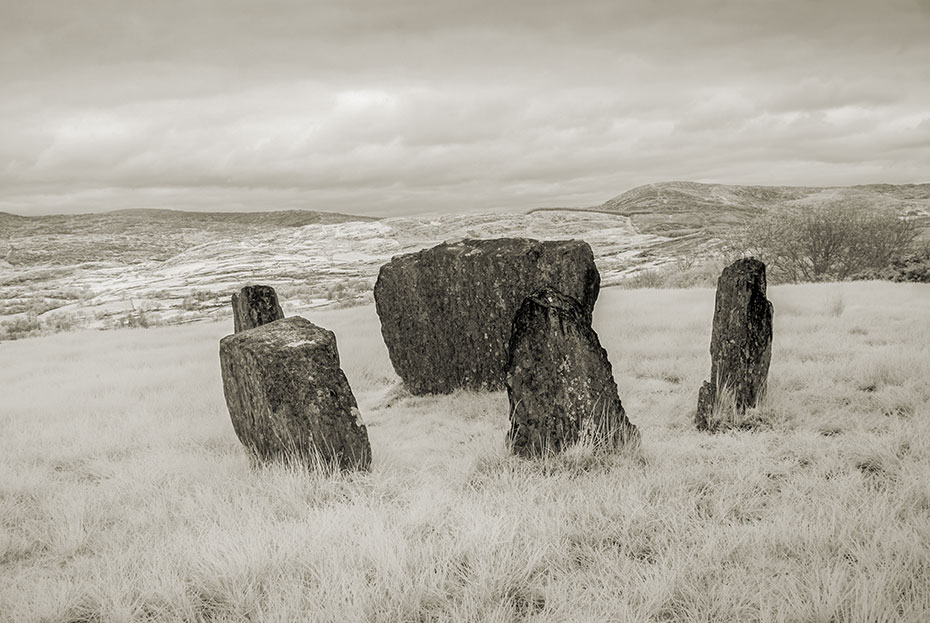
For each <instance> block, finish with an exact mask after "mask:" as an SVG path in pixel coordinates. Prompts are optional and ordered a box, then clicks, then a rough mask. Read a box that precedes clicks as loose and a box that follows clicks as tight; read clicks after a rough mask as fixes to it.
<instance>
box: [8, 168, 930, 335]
mask: <svg viewBox="0 0 930 623" xmlns="http://www.w3.org/2000/svg"><path fill="white" fill-rule="evenodd" d="M826 201H843V202H846V203H850V204H855V205H862V206H883V207H891V208H894V209H896V210H898V211H899V212H900V213H901V214H902V215H905V214H906V215H910V216H911V217H912V218H916V219H918V220H920V221H923V222H925V223H926V222H927V221H928V220H930V184H922V185H909V186H891V185H872V186H854V187H849V188H807V187H765V186H724V185H719V184H698V183H693V182H669V183H664V184H651V185H648V186H641V187H639V188H634V189H632V190H630V191H628V192H626V193H623V194H622V195H619V196H617V197H615V198H613V199H610V200H608V201H606V202H604V203H603V204H601V205H599V206H594V207H589V208H577V209H546V210H533V211H531V212H529V213H526V214H520V213H495V214H456V215H451V214H446V215H426V216H411V217H393V218H383V219H373V218H368V217H360V216H350V215H346V214H334V213H327V212H312V211H288V212H251V213H221V212H212V213H198V212H181V211H173V210H123V211H117V212H109V213H104V214H84V215H76V216H74V215H72V216H63V215H58V216H42V217H28V218H27V217H22V216H16V215H13V214H5V213H0V339H4V338H9V337H15V336H24V335H29V334H32V333H35V332H37V331H38V330H43V331H47V330H58V329H63V328H69V327H72V326H86V327H96V328H105V327H116V326H123V325H127V324H128V325H140V324H141V325H150V324H166V323H167V324H175V323H182V322H188V321H192V320H197V319H200V318H204V317H216V316H223V315H226V314H228V313H229V310H228V305H227V303H228V300H229V295H230V294H231V292H232V291H233V290H235V289H237V288H239V287H241V286H242V285H244V284H246V283H267V284H270V285H274V286H275V287H276V288H277V289H278V291H279V293H280V294H281V297H282V300H283V301H284V304H285V309H287V306H288V305H292V306H306V305H310V306H320V305H326V304H329V303H332V302H358V301H364V300H368V299H369V298H370V295H371V294H370V293H371V288H372V285H373V284H374V280H375V277H376V276H377V272H378V268H379V267H380V266H381V265H382V264H383V263H384V262H386V261H388V260H389V259H390V258H391V256H393V255H396V254H400V253H408V252H412V251H417V250H419V249H422V248H425V247H428V246H432V245H435V244H438V243H440V242H443V241H447V240H456V239H461V238H490V237H502V236H527V237H532V238H538V239H543V240H553V239H565V238H577V239H582V240H586V241H587V242H588V243H589V244H591V247H592V249H593V250H594V255H595V261H596V262H597V266H598V270H599V271H600V273H601V280H602V285H605V286H609V285H611V284H615V283H617V282H619V281H620V280H622V279H624V278H625V277H627V276H629V275H631V274H634V273H636V272H638V271H642V270H644V269H648V268H656V267H661V266H663V265H668V264H672V263H675V262H683V263H686V264H691V263H694V262H695V260H696V259H700V258H701V257H706V256H708V255H710V254H711V253H712V252H713V249H714V246H715V239H716V237H717V236H719V235H721V234H722V233H725V232H726V231H727V229H728V228H730V227H733V226H734V225H737V224H740V223H743V222H746V220H747V219H749V218H750V217H752V216H753V215H754V214H761V213H764V212H765V211H767V210H774V209H778V208H779V207H783V206H799V205H800V206H803V205H813V204H814V203H818V202H826Z"/></svg>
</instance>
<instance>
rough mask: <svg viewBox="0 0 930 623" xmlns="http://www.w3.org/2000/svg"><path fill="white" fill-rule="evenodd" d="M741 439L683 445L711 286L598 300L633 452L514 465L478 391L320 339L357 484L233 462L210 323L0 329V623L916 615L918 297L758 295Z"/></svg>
mask: <svg viewBox="0 0 930 623" xmlns="http://www.w3.org/2000/svg"><path fill="white" fill-rule="evenodd" d="M770 298H771V299H772V301H773V303H774V305H775V342H774V350H773V358H772V368H771V372H770V389H769V394H768V397H767V400H766V403H765V404H764V405H763V406H762V407H761V408H760V409H759V410H758V411H757V412H756V413H752V414H750V415H751V417H752V418H753V419H754V421H756V422H757V424H758V428H757V429H756V430H754V431H752V432H749V431H741V432H730V433H724V434H717V435H707V434H700V433H698V432H696V431H695V430H694V427H693V424H692V418H693V414H694V408H695V403H696V399H697V390H698V387H699V386H700V384H701V381H703V380H704V379H705V378H706V377H707V375H708V374H709V370H710V356H709V354H708V345H709V341H710V326H711V316H712V313H713V290H711V289H693V290H636V291H630V290H618V289H607V290H604V291H602V293H601V298H600V301H599V302H598V308H597V311H596V314H595V328H596V329H597V330H598V333H599V334H600V337H601V341H602V343H603V344H604V346H605V347H606V348H607V350H608V352H609V354H610V358H611V361H612V363H613V365H614V373H615V376H616V378H617V383H618V385H619V387H620V392H621V398H622V399H623V402H624V406H625V408H626V410H627V413H628V415H629V417H630V419H631V420H632V421H633V422H634V423H635V424H636V425H637V426H638V427H639V428H640V431H641V433H642V440H643V441H642V448H641V450H640V451H639V452H637V453H635V454H629V453H628V454H618V455H612V456H606V457H603V456H597V455H591V454H589V453H587V452H585V451H584V450H583V449H579V450H576V451H572V452H569V453H567V454H566V455H563V456H560V457H558V458H553V459H547V460H541V461H526V460H521V459H517V458H514V457H511V456H508V454H507V452H506V450H505V447H504V433H505V431H506V429H507V398H506V395H505V394H504V393H503V392H501V393H495V394H489V395H480V394H471V393H460V394H456V395H452V396H446V397H432V398H430V397H427V398H411V397H409V396H406V395H404V393H403V392H401V391H399V390H398V386H397V379H396V377H395V375H394V373H393V371H392V369H391V366H390V363H389V361H388V359H387V354H386V351H385V349H384V346H383V345H382V342H381V339H380V333H379V325H378V321H377V318H376V316H375V314H374V310H373V308H372V307H370V306H369V307H362V308H352V309H345V310H337V311H328V312H319V311H316V312H311V313H309V314H307V316H308V317H309V318H310V319H311V320H313V321H314V322H317V323H318V324H321V325H323V326H326V327H328V328H331V329H333V330H334V331H335V332H336V335H337V338H338V341H339V347H340V352H341V355H342V359H343V367H344V369H345V370H346V374H347V375H348V377H349V381H350V383H351V385H352V387H353V389H354V391H355V393H356V396H357V397H358V399H359V403H360V407H361V410H362V413H363V416H364V418H365V420H366V423H367V425H368V432H369V436H370V438H371V443H372V449H373V454H374V461H373V466H372V471H371V472H370V473H367V474H355V475H340V476H330V477H326V476H321V475H317V474H313V473H307V472H304V471H302V470H300V469H292V468H288V467H285V466H276V467H266V468H260V469H258V468H251V467H250V465H249V461H248V459H247V457H246V454H245V452H244V450H243V448H242V446H241V445H240V444H239V442H238V440H237V439H236V437H235V434H234V433H233V429H232V426H231V424H230V421H229V416H228V414H227V412H226V407H225V403H224V400H223V395H222V387H221V383H220V373H219V362H218V355H217V350H218V340H219V338H220V337H221V336H223V335H225V334H227V333H229V332H231V330H232V322H231V320H230V321H228V322H225V323H221V324H210V323H205V324H196V325H188V326H182V327H167V328H159V329H135V330H131V329H126V330H118V331H109V332H93V331H84V332H75V333H66V334H59V335H54V336H49V337H45V338H36V339H28V340H23V341H17V342H4V343H0V620H3V621H17V622H19V621H49V622H77V621H86V622H96V621H101V622H102V621H162V620H164V621H282V622H283V621H300V620H303V621H334V622H335V621H339V622H343V621H383V622H393V621H410V622H420V621H515V620H519V621H522V620H529V621H631V622H633V621H636V622H639V621H706V622H708V623H709V622H714V623H717V622H721V621H773V622H782V621H784V622H799V623H800V622H823V623H827V622H831V623H840V622H852V621H860V622H863V623H865V622H870V623H872V622H882V621H913V622H915V623H920V622H926V621H930V313H928V312H930V285H921V284H890V283H872V282H870V283H844V284H825V285H806V286H779V287H775V288H771V289H770Z"/></svg>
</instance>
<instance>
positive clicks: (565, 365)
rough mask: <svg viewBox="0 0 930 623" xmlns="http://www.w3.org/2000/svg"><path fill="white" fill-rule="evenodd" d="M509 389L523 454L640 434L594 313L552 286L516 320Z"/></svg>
mask: <svg viewBox="0 0 930 623" xmlns="http://www.w3.org/2000/svg"><path fill="white" fill-rule="evenodd" d="M507 395H508V397H509V398H510V423H511V427H510V433H509V435H508V440H509V442H510V445H511V448H512V450H513V452H514V453H516V454H520V455H523V456H534V455H539V454H545V453H547V452H558V451H560V450H562V449H564V448H566V447H567V446H569V445H571V444H573V443H575V442H579V441H583V442H587V443H591V444H592V445H593V446H594V447H598V448H605V449H606V448H616V447H619V446H622V445H624V444H626V443H629V442H636V441H638V439H639V433H638V431H637V429H636V427H635V426H634V425H633V424H632V423H631V422H630V421H629V420H628V419H627V417H626V413H625V412H624V410H623V405H622V404H621V402H620V397H619V395H618V393H617V383H616V382H615V381H614V377H613V371H612V369H611V366H610V361H609V360H608V358H607V351H605V350H604V349H603V348H602V347H601V344H600V341H599V340H598V337H597V333H595V332H594V329H593V328H591V317H590V315H589V314H588V312H587V310H586V309H584V308H583V307H582V306H581V304H580V303H579V302H578V301H576V300H575V299H573V298H571V297H569V296H565V295H564V294H562V293H560V292H557V291H556V290H554V289H552V288H543V289H541V290H539V291H538V292H536V293H534V294H533V295H531V296H529V297H527V298H526V299H525V300H524V301H523V304H522V305H521V306H520V309H519V311H517V314H516V317H515V318H514V320H513V334H512V335H511V338H510V344H509V361H508V365H507Z"/></svg>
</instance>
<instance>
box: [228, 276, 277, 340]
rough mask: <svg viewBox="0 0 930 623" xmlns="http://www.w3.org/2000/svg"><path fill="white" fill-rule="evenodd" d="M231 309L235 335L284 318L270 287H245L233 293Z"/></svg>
mask: <svg viewBox="0 0 930 623" xmlns="http://www.w3.org/2000/svg"><path fill="white" fill-rule="evenodd" d="M232 308H233V327H234V331H235V332H236V333H239V332H240V331H245V330H247V329H254V328H255V327H259V326H261V325H263V324H266V323H268V322H273V321H275V320H280V319H281V318H284V312H283V311H282V310H281V306H280V305H279V304H278V294H277V293H276V292H275V291H274V288H272V287H271V286H245V287H244V288H242V289H241V290H239V291H238V292H234V293H233V295H232Z"/></svg>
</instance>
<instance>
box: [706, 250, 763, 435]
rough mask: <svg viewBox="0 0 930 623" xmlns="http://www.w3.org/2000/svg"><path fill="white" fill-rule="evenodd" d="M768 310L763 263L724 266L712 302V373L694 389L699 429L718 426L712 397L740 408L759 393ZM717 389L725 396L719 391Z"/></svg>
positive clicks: (742, 410)
mask: <svg viewBox="0 0 930 623" xmlns="http://www.w3.org/2000/svg"><path fill="white" fill-rule="evenodd" d="M772 313H773V310H772V303H771V302H769V301H768V299H766V281H765V264H763V263H762V262H760V261H759V260H757V259H755V258H744V259H740V260H737V261H736V262H734V263H733V264H731V265H729V266H727V267H726V268H725V269H724V270H723V272H722V273H721V275H720V278H719V279H718V280H717V295H716V303H715V305H714V325H713V330H712V334H711V342H710V356H711V377H710V381H709V382H705V383H704V385H703V386H702V387H701V390H700V392H699V394H698V408H697V413H696V415H695V424H696V425H697V427H698V428H699V429H701V430H713V429H715V428H716V427H717V418H715V417H714V407H715V405H716V404H717V403H720V402H725V403H726V404H727V405H728V406H729V407H730V408H732V409H734V410H735V411H736V413H737V414H742V413H745V411H746V409H747V408H751V407H755V406H756V405H757V403H758V401H759V399H760V398H761V396H762V395H763V394H764V392H765V387H766V382H767V379H768V372H769V363H770V362H771V359H772ZM722 391H725V392H726V400H725V401H721V396H720V395H718V394H720V393H721V392H722Z"/></svg>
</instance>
